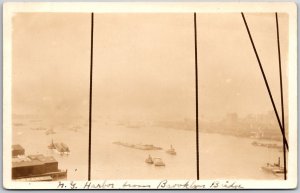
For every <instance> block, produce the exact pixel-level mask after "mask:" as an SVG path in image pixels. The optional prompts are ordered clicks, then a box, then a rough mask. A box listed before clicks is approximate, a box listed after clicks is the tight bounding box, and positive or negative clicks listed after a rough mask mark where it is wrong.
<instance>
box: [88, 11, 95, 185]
mask: <svg viewBox="0 0 300 193" xmlns="http://www.w3.org/2000/svg"><path fill="white" fill-rule="evenodd" d="M93 41H94V13H92V14H91V59H90V62H91V67H90V101H89V159H88V180H89V181H90V180H91V150H92V149H91V148H92V147H91V141H92V94H93Z"/></svg>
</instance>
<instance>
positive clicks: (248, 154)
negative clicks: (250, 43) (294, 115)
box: [13, 122, 282, 180]
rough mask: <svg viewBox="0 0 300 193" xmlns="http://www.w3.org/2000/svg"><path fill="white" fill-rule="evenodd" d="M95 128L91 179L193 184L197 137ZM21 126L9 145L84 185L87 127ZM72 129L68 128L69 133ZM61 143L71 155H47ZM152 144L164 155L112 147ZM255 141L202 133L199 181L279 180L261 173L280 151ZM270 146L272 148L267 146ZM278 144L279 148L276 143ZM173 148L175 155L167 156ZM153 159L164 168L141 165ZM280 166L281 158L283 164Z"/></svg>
mask: <svg viewBox="0 0 300 193" xmlns="http://www.w3.org/2000/svg"><path fill="white" fill-rule="evenodd" d="M101 123H102V124H100V123H99V122H95V123H94V124H93V130H92V155H91V162H92V167H91V172H92V173H91V178H92V179H98V180H102V179H195V178H196V167H197V164H196V146H195V144H196V143H195V142H196V137H195V131H192V130H178V129H171V128H160V127H137V128H130V127H126V126H122V125H118V124H113V123H111V124H110V123H109V122H101ZM29 124H30V123H28V124H23V125H19V126H15V127H14V129H13V144H20V145H21V146H23V147H24V149H25V154H26V155H30V154H44V155H52V156H54V157H55V159H56V160H57V161H58V163H59V168H60V169H67V170H68V180H86V179H87V171H88V126H82V127H80V128H79V129H77V130H72V129H68V128H63V127H61V128H59V127H55V128H53V129H54V131H55V133H54V134H48V135H47V134H46V130H45V129H38V128H39V126H38V125H33V124H32V125H30V126H29ZM69 128H71V127H69ZM52 140H53V141H54V142H63V143H65V144H67V145H68V146H69V148H70V151H71V153H70V155H63V156H62V155H59V154H57V153H55V152H54V151H53V150H50V149H48V145H49V144H50V143H51V141H52ZM116 141H120V142H126V143H130V144H152V145H155V146H159V147H162V148H163V149H162V150H139V149H133V148H128V147H124V146H120V145H116V144H113V142H116ZM253 141H254V139H250V138H241V137H235V136H230V135H221V134H211V133H203V132H200V135H199V158H200V160H199V165H200V167H199V170H200V179H281V177H278V176H275V175H274V174H271V173H266V172H265V171H263V170H262V169H261V167H262V166H264V165H266V163H267V162H270V163H273V162H277V159H278V157H282V153H281V152H279V150H278V149H275V148H274V149H272V148H266V147H259V146H254V145H252V144H251V143H252V142H253ZM269 143H274V142H272V141H269ZM278 143H280V142H278ZM170 145H172V146H173V147H174V148H175V150H176V153H177V154H176V155H170V154H167V153H166V152H165V151H166V150H167V149H168V148H170ZM148 155H151V156H152V157H153V158H155V157H160V158H162V160H163V161H164V163H165V164H166V166H165V167H155V166H154V165H150V164H147V163H145V159H146V158H147V157H148ZM281 160H282V158H281Z"/></svg>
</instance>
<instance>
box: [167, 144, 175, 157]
mask: <svg viewBox="0 0 300 193" xmlns="http://www.w3.org/2000/svg"><path fill="white" fill-rule="evenodd" d="M166 153H168V154H171V155H176V151H175V149H174V148H173V146H172V145H171V148H170V149H168V150H167V151H166Z"/></svg>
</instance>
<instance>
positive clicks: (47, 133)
mask: <svg viewBox="0 0 300 193" xmlns="http://www.w3.org/2000/svg"><path fill="white" fill-rule="evenodd" d="M50 134H55V131H54V130H53V129H49V130H47V131H46V135H50Z"/></svg>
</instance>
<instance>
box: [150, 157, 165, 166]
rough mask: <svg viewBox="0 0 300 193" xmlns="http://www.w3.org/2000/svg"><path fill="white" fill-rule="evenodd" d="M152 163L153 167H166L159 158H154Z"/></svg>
mask: <svg viewBox="0 0 300 193" xmlns="http://www.w3.org/2000/svg"><path fill="white" fill-rule="evenodd" d="M153 162H154V165H155V166H166V165H165V163H164V162H163V161H162V159H161V158H154V159H153Z"/></svg>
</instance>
